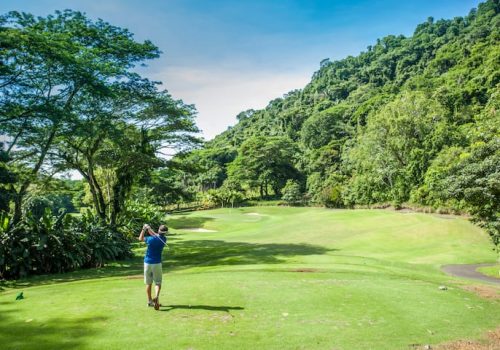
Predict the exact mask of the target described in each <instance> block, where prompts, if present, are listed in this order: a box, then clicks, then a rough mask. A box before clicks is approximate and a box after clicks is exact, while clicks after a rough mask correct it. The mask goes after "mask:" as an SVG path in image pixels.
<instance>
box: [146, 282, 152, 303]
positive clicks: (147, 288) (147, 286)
mask: <svg viewBox="0 0 500 350" xmlns="http://www.w3.org/2000/svg"><path fill="white" fill-rule="evenodd" d="M146 294H147V295H148V303H150V302H151V300H153V298H151V285H150V284H146Z"/></svg>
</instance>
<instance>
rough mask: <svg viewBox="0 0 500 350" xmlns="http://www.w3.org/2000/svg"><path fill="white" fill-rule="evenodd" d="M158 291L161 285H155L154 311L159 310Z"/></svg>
mask: <svg viewBox="0 0 500 350" xmlns="http://www.w3.org/2000/svg"><path fill="white" fill-rule="evenodd" d="M160 290H161V284H155V298H154V299H153V301H154V303H155V309H156V310H158V309H159V308H160Z"/></svg>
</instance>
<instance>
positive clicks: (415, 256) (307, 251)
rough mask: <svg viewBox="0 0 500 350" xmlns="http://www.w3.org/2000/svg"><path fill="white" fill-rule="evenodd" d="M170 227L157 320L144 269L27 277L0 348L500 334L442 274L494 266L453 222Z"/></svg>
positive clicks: (333, 345)
mask: <svg viewBox="0 0 500 350" xmlns="http://www.w3.org/2000/svg"><path fill="white" fill-rule="evenodd" d="M169 225H170V226H171V227H172V228H173V229H172V232H173V234H172V235H171V236H170V237H169V249H167V250H165V252H164V271H165V276H164V291H163V296H164V297H163V299H162V303H163V305H164V307H162V308H161V311H160V312H155V311H153V310H152V309H151V308H147V307H146V306H145V295H144V290H143V285H142V275H141V274H142V262H141V258H140V257H138V258H136V259H134V260H132V261H130V262H126V263H123V264H113V265H111V266H108V267H106V268H103V269H98V270H86V271H78V272H75V273H71V274H65V275H54V276H43V277H35V278H31V279H29V280H28V281H23V282H17V283H14V284H12V285H11V286H10V287H9V288H6V289H5V290H4V291H3V292H2V293H0V311H1V312H0V344H1V346H0V347H1V348H2V349H59V350H60V349H159V348H160V349H407V348H408V347H409V346H412V344H436V343H441V342H444V341H449V340H454V339H458V338H475V337H479V336H481V334H483V333H484V332H485V331H486V330H488V329H492V328H495V327H497V326H498V325H500V302H499V301H498V300H486V299H481V298H479V297H478V296H476V295H475V294H472V293H470V292H467V291H465V290H463V289H461V288H460V287H459V284H463V283H473V282H465V281H464V280H459V279H454V278H451V277H449V276H446V275H444V274H443V273H442V272H441V271H440V269H439V266H440V265H442V264H454V263H479V262H495V261H496V255H495V253H494V252H493V251H492V250H491V246H490V243H489V240H488V237H487V236H486V234H484V233H483V232H482V231H481V230H479V229H478V228H476V227H475V226H473V225H471V224H470V223H469V222H467V221H466V220H464V219H461V218H453V217H439V216H433V215H426V214H417V213H398V212H392V211H382V210H355V211H347V210H326V209H315V208H279V207H254V208H244V209H220V210H212V211H204V212H196V213H191V214H186V215H179V216H176V217H171V218H170V219H169ZM194 228H205V229H207V230H214V231H217V232H193V231H190V229H194ZM136 251H137V254H138V255H141V254H142V253H143V251H144V248H143V247H138V248H137V249H136ZM440 285H447V286H448V290H446V291H443V290H440V289H439V286H440ZM492 288H496V287H492ZM20 290H23V291H24V294H25V296H26V299H25V300H22V301H15V300H14V299H15V295H16V293H18V292H19V291H20Z"/></svg>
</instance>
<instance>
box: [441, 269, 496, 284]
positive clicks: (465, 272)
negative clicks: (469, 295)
mask: <svg viewBox="0 0 500 350" xmlns="http://www.w3.org/2000/svg"><path fill="white" fill-rule="evenodd" d="M494 265H496V264H464V265H443V266H441V269H442V270H443V271H444V272H445V273H447V274H448V275H451V276H455V277H463V278H469V279H473V280H477V281H481V282H492V283H496V284H500V278H495V277H490V276H486V275H483V274H482V273H480V272H477V271H476V270H477V268H479V267H484V266H494Z"/></svg>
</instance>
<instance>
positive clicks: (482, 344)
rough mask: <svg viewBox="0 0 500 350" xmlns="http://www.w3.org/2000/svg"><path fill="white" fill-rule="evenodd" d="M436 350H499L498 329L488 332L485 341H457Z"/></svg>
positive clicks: (499, 329)
mask: <svg viewBox="0 0 500 350" xmlns="http://www.w3.org/2000/svg"><path fill="white" fill-rule="evenodd" d="M432 349H436V350H498V349H500V328H497V329H495V330H493V331H489V332H488V333H487V334H486V339H484V340H483V341H480V340H477V341H476V340H472V341H471V340H458V341H454V342H450V343H444V344H441V345H437V346H436V347H433V348H432Z"/></svg>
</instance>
